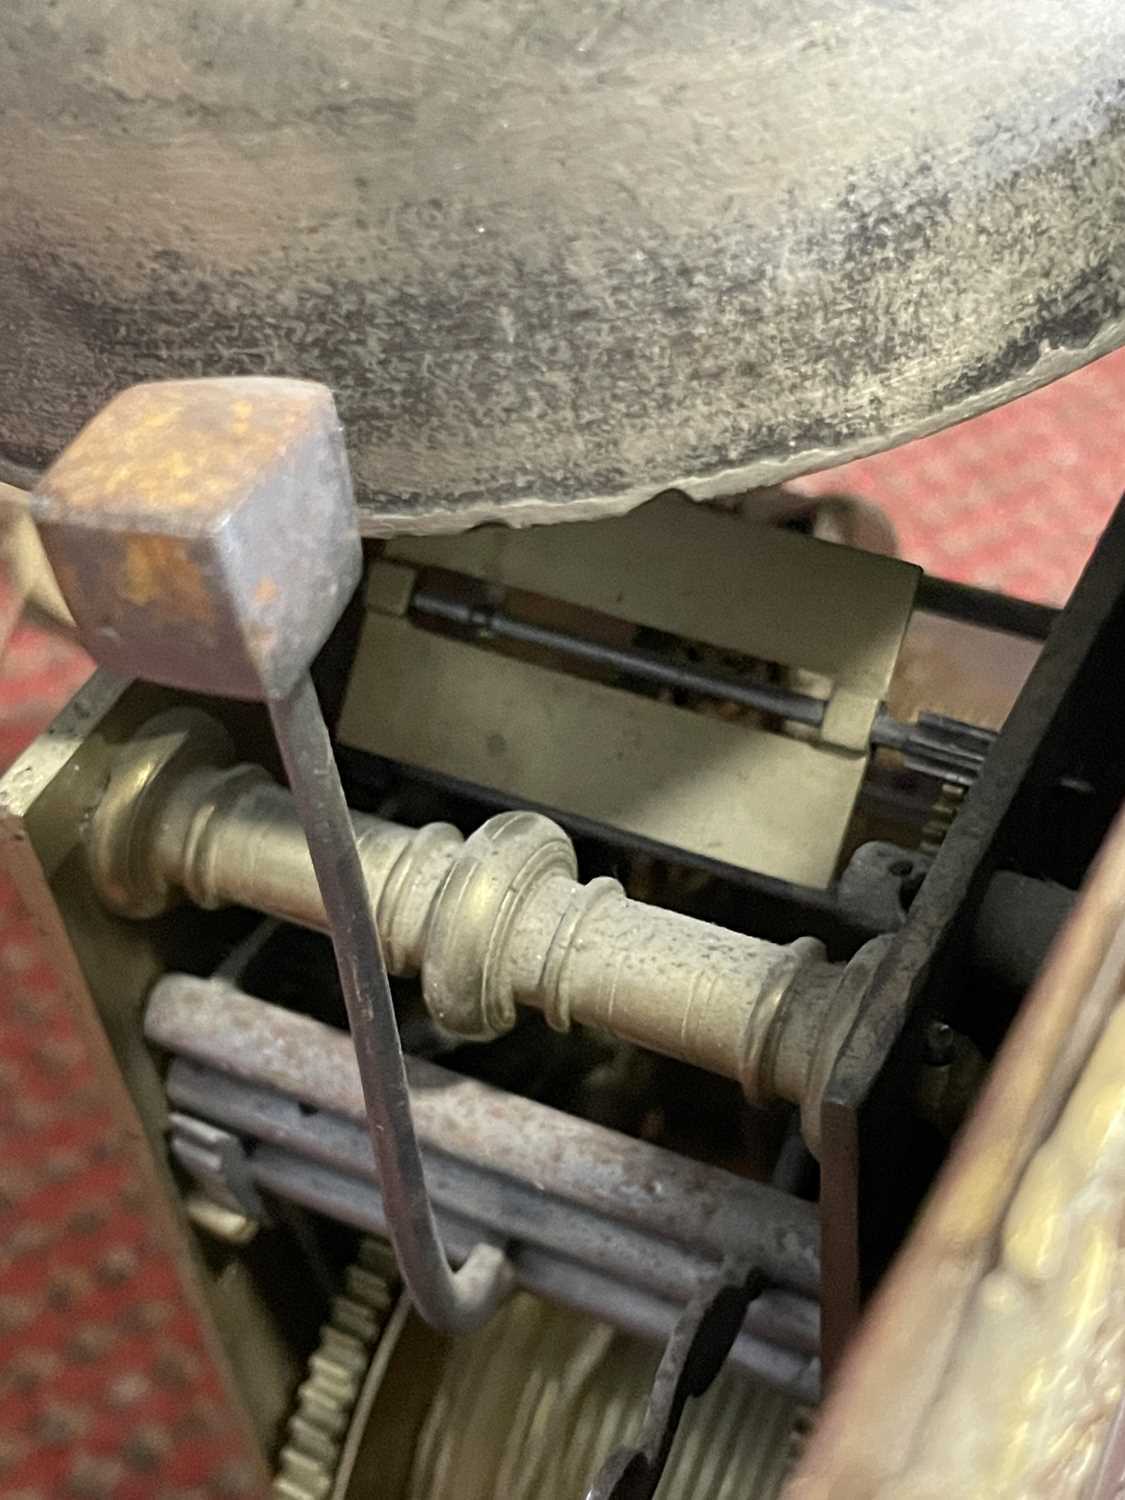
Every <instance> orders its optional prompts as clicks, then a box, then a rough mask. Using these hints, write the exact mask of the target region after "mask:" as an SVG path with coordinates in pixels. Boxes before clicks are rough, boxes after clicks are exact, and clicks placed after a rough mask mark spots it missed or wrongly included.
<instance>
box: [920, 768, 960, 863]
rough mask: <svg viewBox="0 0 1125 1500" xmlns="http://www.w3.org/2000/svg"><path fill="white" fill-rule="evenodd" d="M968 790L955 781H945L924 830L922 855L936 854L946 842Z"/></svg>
mask: <svg viewBox="0 0 1125 1500" xmlns="http://www.w3.org/2000/svg"><path fill="white" fill-rule="evenodd" d="M965 791H966V788H965V787H963V786H960V785H958V783H957V782H954V781H943V782H942V784H941V790H940V791H939V792H938V795H937V797H936V799H935V801H934V804H933V806H932V807H931V808H930V814H929V818H928V819H927V821H926V826H925V827H924V828H923V829H922V843H921V848H922V853H923V854H936V853H937V852H938V850H939V849H940V848H941V846H942V844H943V843H944V842H945V836H946V834H947V833H948V832H949V830H950V829H951V828H952V827H953V820H954V818H956V816H957V814H958V813H959V812H960V811H961V803H962V802H963V801H964V800H965Z"/></svg>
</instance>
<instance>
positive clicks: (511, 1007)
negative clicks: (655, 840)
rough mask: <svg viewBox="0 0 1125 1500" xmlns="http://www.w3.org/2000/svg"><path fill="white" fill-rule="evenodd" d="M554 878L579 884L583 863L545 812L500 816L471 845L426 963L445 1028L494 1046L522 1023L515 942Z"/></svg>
mask: <svg viewBox="0 0 1125 1500" xmlns="http://www.w3.org/2000/svg"><path fill="white" fill-rule="evenodd" d="M551 875H565V876H566V877H567V878H568V879H570V880H575V879H577V876H578V865H577V861H576V860H575V856H574V847H573V845H572V844H571V842H570V840H569V839H568V838H567V836H566V834H565V833H564V832H563V831H562V829H561V828H560V827H559V826H558V824H557V823H552V821H551V820H550V818H545V817H543V816H542V815H541V814H540V813H533V812H508V813H500V814H498V816H496V817H494V818H489V820H488V822H487V823H484V824H482V825H481V827H480V828H478V829H477V831H476V832H475V833H474V834H472V835H471V836H470V837H469V838H468V839H467V840H466V841H465V846H464V848H463V849H462V850H461V852H460V853H459V854H458V856H457V858H456V859H455V860H454V862H453V865H452V866H451V868H450V871H449V874H448V875H447V876H446V878H445V881H444V882H443V884H442V887H441V890H440V891H439V892H438V895H437V899H436V900H435V902H434V906H433V910H432V912H431V915H430V922H429V926H428V928H427V932H426V946H425V952H424V955H423V959H422V990H423V993H424V995H425V998H426V1005H427V1007H428V1009H429V1012H430V1014H431V1015H432V1016H433V1017H434V1019H435V1020H436V1021H437V1022H438V1024H439V1025H440V1026H444V1027H445V1028H446V1030H448V1031H451V1032H453V1033H454V1035H456V1036H463V1037H465V1038H467V1039H471V1040H474V1041H486V1040H488V1039H490V1038H492V1037H495V1036H499V1035H501V1034H502V1033H503V1032H505V1031H510V1030H511V1028H512V1027H513V1026H514V1025H515V1021H516V1004H515V999H514V997H513V995H512V987H511V984H510V982H509V978H508V974H507V965H506V962H505V960H506V951H505V950H506V948H507V937H508V933H509V931H510V929H511V926H512V923H513V921H514V919H515V917H516V915H517V913H518V912H519V911H520V909H521V908H522V906H523V904H524V902H525V901H526V900H527V898H528V896H529V895H530V894H531V892H532V891H533V890H534V889H535V888H536V886H538V884H539V883H540V881H541V880H543V879H544V878H547V877H549V876H551Z"/></svg>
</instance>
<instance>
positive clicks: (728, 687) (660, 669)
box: [410, 589, 827, 728]
mask: <svg viewBox="0 0 1125 1500" xmlns="http://www.w3.org/2000/svg"><path fill="white" fill-rule="evenodd" d="M410 607H411V609H412V610H413V611H414V612H415V613H416V614H423V615H431V616H433V618H435V619H439V620H444V621H446V623H447V624H450V625H459V626H462V627H464V628H465V629H467V630H471V631H473V632H474V633H476V634H478V635H483V636H489V635H491V636H496V637H497V638H498V639H501V640H508V641H518V642H520V643H521V644H523V645H527V646H542V647H544V648H545V649H546V650H549V651H557V652H559V654H560V655H563V656H573V657H574V658H575V659H576V660H579V661H585V662H589V663H590V665H591V666H598V667H611V668H612V669H613V670H614V671H617V672H624V673H626V674H627V675H628V676H631V677H637V678H639V679H640V680H641V681H642V682H651V683H652V684H653V685H654V686H656V687H668V688H674V689H678V690H680V691H682V692H688V693H700V694H702V695H704V696H705V697H708V698H719V699H728V700H729V701H730V702H731V703H738V704H741V705H742V706H743V707H744V708H755V709H759V710H760V711H761V712H762V713H768V714H777V715H778V716H779V717H780V718H783V719H792V720H794V721H795V722H797V723H799V724H809V725H811V726H812V727H813V728H819V727H820V725H821V723H822V722H823V720H824V713H825V708H826V706H827V705H826V704H825V703H824V702H823V700H821V699H819V698H813V697H810V696H809V694H808V693H797V692H793V691H791V690H790V689H789V688H783V687H778V686H776V685H775V684H773V683H767V682H747V681H745V680H744V679H742V678H739V677H730V676H727V675H726V674H725V673H721V672H705V671H700V670H697V669H696V668H694V667H689V666H686V665H685V664H683V663H682V662H673V661H667V660H665V659H664V658H663V657H660V656H655V655H654V654H653V653H652V652H649V651H643V650H641V649H639V648H638V647H636V646H611V645H608V644H607V643H606V642H604V641H593V640H589V639H588V638H587V637H586V636H581V635H574V634H572V633H571V632H570V631H567V630H559V629H557V628H556V627H554V626H545V625H534V624H532V623H531V622H530V621H528V620H518V619H516V618H515V617H514V616H512V615H507V614H504V612H503V611H502V610H499V609H494V608H491V607H488V606H482V605H479V604H473V603H471V602H470V601H468V600H463V599H451V598H449V597H448V596H447V595H445V594H435V593H432V592H431V591H430V590H428V589H418V590H417V591H416V592H415V593H414V595H413V597H412V599H411V601H410Z"/></svg>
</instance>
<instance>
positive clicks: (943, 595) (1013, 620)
mask: <svg viewBox="0 0 1125 1500" xmlns="http://www.w3.org/2000/svg"><path fill="white" fill-rule="evenodd" d="M914 607H915V609H923V610H926V611H927V612H928V613H929V614H932V615H942V616H944V617H945V619H947V620H962V621H964V622H965V624H967V625H983V626H985V627H986V628H987V629H990V630H1004V631H1006V632H1007V633H1008V634H1009V635H1022V636H1024V637H1025V638H1026V639H1027V640H1030V641H1045V640H1046V639H1047V637H1048V636H1049V635H1050V633H1051V631H1052V629H1053V628H1054V624H1055V621H1056V620H1057V619H1058V617H1059V614H1060V613H1061V611H1059V610H1057V609H1053V608H1052V607H1051V605H1049V604H1037V603H1035V602H1034V601H1033V600H1031V599H1016V598H1013V597H1012V596H1011V595H1010V594H997V593H994V592H993V591H992V590H991V589H979V588H974V587H973V585H972V584H968V583H954V582H953V580H952V579H950V578H934V577H933V576H932V575H931V574H929V573H923V574H922V576H921V578H920V579H919V580H918V593H917V595H916V596H915V600H914Z"/></svg>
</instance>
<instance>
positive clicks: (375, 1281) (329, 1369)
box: [272, 1239, 400, 1500]
mask: <svg viewBox="0 0 1125 1500" xmlns="http://www.w3.org/2000/svg"><path fill="white" fill-rule="evenodd" d="M399 1285H400V1282H399V1276H398V1271H397V1270H396V1268H395V1262H394V1257H393V1255H392V1254H391V1250H390V1246H389V1245H385V1244H383V1243H382V1242H381V1241H379V1240H374V1239H365V1240H363V1241H361V1243H360V1247H359V1255H358V1256H357V1258H356V1260H355V1262H354V1263H353V1264H352V1265H350V1266H349V1267H348V1269H347V1271H346V1272H345V1273H344V1289H343V1291H342V1292H341V1293H340V1294H339V1295H338V1296H336V1297H334V1298H333V1299H332V1306H331V1310H330V1312H329V1316H328V1321H327V1322H326V1323H325V1324H324V1326H323V1327H322V1328H321V1330H320V1342H319V1344H318V1345H317V1347H316V1350H315V1351H314V1352H313V1354H311V1355H310V1356H309V1362H308V1369H307V1374H306V1376H305V1379H304V1380H303V1381H302V1383H301V1386H300V1388H299V1390H298V1392H297V1404H296V1409H295V1410H294V1412H293V1415H292V1416H291V1417H290V1418H289V1422H288V1424H287V1426H286V1441H285V1446H284V1448H282V1450H281V1454H280V1457H279V1459H278V1466H277V1474H276V1476H275V1478H274V1481H273V1490H272V1493H273V1496H274V1500H327V1497H328V1496H329V1495H331V1493H332V1489H333V1486H334V1484H335V1481H336V1473H337V1469H338V1466H339V1463H340V1457H341V1453H342V1451H343V1445H344V1439H345V1437H346V1436H347V1432H348V1428H349V1425H350V1423H351V1419H352V1413H353V1411H354V1409H355V1405H356V1402H357V1401H358V1399H359V1395H360V1391H361V1390H362V1388H363V1381H364V1376H365V1375H366V1374H367V1371H368V1368H369V1366H370V1364H371V1360H372V1357H373V1356H374V1354H375V1351H376V1349H377V1348H378V1346H379V1340H380V1338H381V1337H382V1334H383V1330H384V1328H385V1327H386V1323H387V1319H388V1317H389V1316H390V1314H391V1311H392V1309H393V1307H394V1304H395V1299H396V1297H397V1295H398V1289H399Z"/></svg>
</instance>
